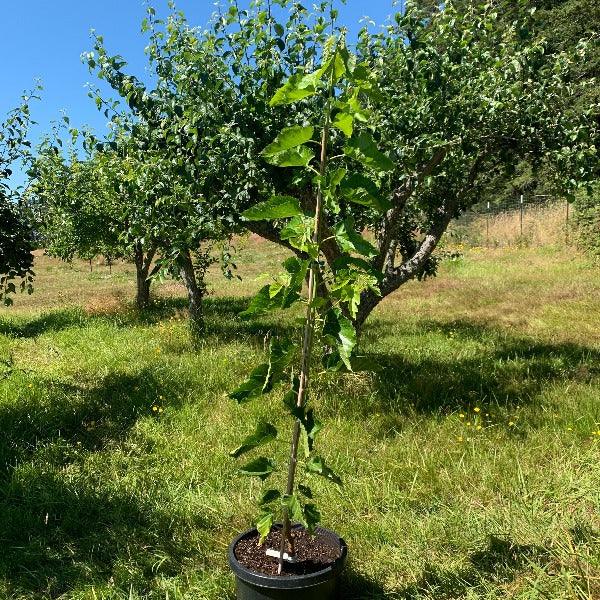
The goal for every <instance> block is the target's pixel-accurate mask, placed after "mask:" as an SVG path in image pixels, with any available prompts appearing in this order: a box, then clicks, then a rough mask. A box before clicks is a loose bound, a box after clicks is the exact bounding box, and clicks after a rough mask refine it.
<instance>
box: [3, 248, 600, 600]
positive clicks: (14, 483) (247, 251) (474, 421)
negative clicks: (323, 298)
mask: <svg viewBox="0 0 600 600" xmlns="http://www.w3.org/2000/svg"><path fill="white" fill-rule="evenodd" d="M240 253H241V258H240V274H241V275H243V276H245V281H244V282H237V283H227V282H224V281H222V280H221V279H219V277H218V275H217V274H216V273H213V274H212V275H211V284H212V286H213V296H212V297H211V298H210V300H209V302H208V303H207V320H208V333H207V336H206V339H205V340H203V343H202V345H201V347H200V349H198V350H194V349H193V347H192V345H191V344H190V341H189V339H188V332H187V325H186V322H185V302H184V300H183V296H182V292H181V289H180V288H179V287H178V286H175V285H174V284H171V283H166V284H164V285H163V286H158V287H157V294H158V296H159V300H158V301H157V305H156V307H155V308H154V309H153V310H152V311H149V312H148V313H146V314H143V315H138V314H136V313H135V311H133V310H132V308H131V306H130V304H129V298H130V297H131V293H132V289H133V288H132V284H131V278H130V275H131V273H130V272H129V271H130V267H128V266H127V265H118V266H116V267H115V268H114V269H113V273H112V275H109V274H108V269H106V268H105V267H94V269H95V270H94V273H92V274H89V273H88V272H87V270H88V269H89V267H88V266H87V265H86V264H83V263H82V264H76V265H74V266H72V267H68V266H64V265H60V264H59V263H56V262H55V261H51V260H50V259H47V258H43V257H41V258H39V260H38V265H37V269H38V273H39V278H38V283H37V290H36V293H35V294H34V295H33V296H31V297H30V298H27V297H23V298H21V297H19V298H18V299H17V302H16V305H15V307H13V309H10V310H4V309H3V310H2V312H1V313H0V426H1V431H2V435H1V436H0V543H1V544H2V550H1V552H0V598H2V599H6V600H9V599H10V600H13V599H14V600H16V599H19V600H21V599H22V600H24V599H44V600H45V599H50V598H63V599H65V600H66V599H68V600H75V599H86V600H87V599H90V600H91V599H98V600H99V599H106V600H109V599H110V600H117V599H119V600H121V599H128V600H129V599H142V598H143V599H152V600H154V599H159V598H160V599H163V598H164V599H167V598H169V599H190V600H192V599H193V600H200V599H202V600H204V599H206V600H223V599H231V598H233V580H232V577H231V576H230V574H229V572H228V568H227V564H226V548H227V545H228V543H229V541H230V540H231V539H232V537H233V536H234V535H235V534H236V532H238V531H240V530H242V529H245V528H246V527H247V526H248V525H249V524H250V523H251V522H252V520H253V518H254V517H255V515H256V509H255V506H254V504H253V497H254V496H255V495H256V494H257V493H258V490H259V486H258V485H257V483H256V482H252V481H249V480H247V479H240V478H238V477H237V476H236V474H235V469H236V464H235V462H234V461H232V460H231V459H230V458H229V457H228V455H227V453H228V451H229V450H230V449H231V448H233V447H235V446H236V445H237V444H238V443H239V441H240V438H241V437H242V436H243V435H244V434H245V433H246V432H247V431H248V430H249V429H251V428H252V426H253V423H254V421H255V420H256V419H257V418H258V417H260V416H262V417H266V418H269V419H270V420H271V421H274V422H275V424H276V425H278V426H279V427H280V430H283V432H284V435H283V437H282V439H281V440H279V442H277V444H276V446H275V447H274V448H275V449H276V451H277V452H278V453H279V456H280V457H281V460H283V458H284V455H285V454H286V452H287V449H288V448H287V447H288V440H287V435H285V431H287V429H286V420H285V418H284V417H283V416H281V417H280V416H279V415H281V414H282V411H281V410H280V407H279V406H280V401H281V392H276V393H274V394H273V395H272V397H269V398H267V399H265V400H264V401H259V402H255V403H254V404H252V405H246V406H243V407H238V406H236V405H234V404H233V403H232V402H231V401H230V400H228V399H227V397H226V393H227V392H228V391H229V390H231V389H232V388H233V387H234V386H235V385H236V384H237V383H239V382H240V381H241V379H242V378H243V377H244V376H245V375H246V374H247V373H248V372H249V371H250V369H251V368H252V366H253V365H254V364H255V363H256V361H257V360H258V359H259V358H261V357H262V356H263V354H264V337H265V335H266V334H267V332H268V331H269V330H270V329H272V328H275V329H278V330H280V331H281V330H290V331H293V324H292V322H291V321H290V320H285V319H283V320H282V318H281V316H280V315H274V316H271V317H268V318H263V319H261V320H259V321H256V322H243V321H241V320H240V319H239V318H238V317H237V313H238V312H239V310H241V309H242V307H243V306H244V305H245V303H246V301H247V300H246V298H247V296H248V295H249V294H251V292H252V291H253V290H254V289H256V288H257V287H258V286H259V285H260V282H259V281H258V280H257V276H258V275H260V273H262V272H263V271H267V270H268V268H269V267H266V266H265V265H264V264H263V263H262V261H261V260H258V257H260V256H261V255H266V260H267V262H269V263H274V262H276V260H277V258H278V256H279V253H278V251H277V250H275V249H273V248H272V247H271V246H264V245H261V244H258V243H257V242H255V241H253V240H250V241H249V242H247V243H246V244H245V245H244V247H242V248H241V250H240ZM105 271H106V272H105ZM599 292H600V272H599V271H598V269H597V267H594V266H593V265H592V264H589V263H588V262H587V261H586V260H585V259H584V258H581V257H578V256H573V255H571V254H570V253H568V252H566V251H562V250H556V249H554V250H552V249H546V248H545V249H521V250H509V251H500V250H494V251H492V250H490V251H483V250H479V251H467V252H466V253H465V255H464V257H463V258H461V259H459V260H456V261H454V262H448V263H446V264H445V265H444V267H443V268H442V272H441V274H440V276H439V277H438V278H437V279H435V280H430V281H428V282H425V283H414V284H410V285H409V286H406V287H405V288H404V289H403V290H401V291H400V292H398V293H397V294H395V295H394V296H393V297H391V298H389V299H388V300H387V301H386V302H385V303H384V304H383V305H382V306H381V307H380V309H378V311H377V313H376V314H374V315H373V316H372V318H371V320H370V321H369V325H368V328H367V330H366V331H365V335H364V338H363V340H362V342H361V344H362V350H363V352H365V353H366V354H368V355H370V356H372V357H374V358H375V359H376V360H377V362H378V363H379V364H380V365H381V367H382V369H381V370H380V371H378V372H376V373H372V374H368V375H366V374H356V375H346V376H336V377H334V378H331V379H322V380H320V381H319V383H318V384H317V385H316V386H315V388H314V389H313V394H312V399H313V401H314V403H315V404H316V405H317V407H318V413H319V414H320V415H321V417H322V418H323V419H324V420H325V422H326V429H325V430H324V431H323V433H322V434H321V436H320V439H319V445H320V448H321V449H322V453H323V454H324V455H325V456H326V457H327V458H328V460H329V461H330V462H331V463H332V465H333V466H334V468H335V469H336V471H337V472H338V473H339V474H340V475H341V476H342V478H343V480H344V486H343V488H341V489H338V488H336V487H331V486H329V485H327V484H325V483H321V482H319V481H314V482H312V483H311V485H312V486H313V488H315V489H316V491H317V492H318V495H319V497H320V499H321V500H320V505H321V509H322V512H323V517H324V523H325V524H326V525H327V526H329V527H331V528H333V529H335V530H337V531H338V532H339V533H341V534H342V535H343V536H344V537H345V538H346V539H347V541H348V543H349V546H350V549H351V563H350V565H349V568H348V570H347V574H346V576H345V581H344V594H343V598H344V599H345V600H359V599H365V600H366V599H383V598H390V599H403V600H409V599H410V600H417V599H431V600H433V599H436V600H439V599H447V600H449V599H476V598H481V599H500V598H518V599H520V600H525V599H527V600H529V599H534V598H535V599H551V600H561V599H565V600H566V599H569V600H571V599H573V600H574V599H577V600H583V599H585V600H591V599H596V598H600V488H599V486H598V482H599V481H600V460H599V459H600V403H599V402H598V400H599V398H600V327H599V324H600V293H599ZM282 476H283V475H279V476H278V477H279V478H280V479H281V477H282Z"/></svg>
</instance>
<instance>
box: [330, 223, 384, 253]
mask: <svg viewBox="0 0 600 600" xmlns="http://www.w3.org/2000/svg"><path fill="white" fill-rule="evenodd" d="M335 239H336V241H337V243H338V245H339V246H340V248H341V249H342V251H343V252H346V253H349V252H357V253H358V254H361V255H362V256H366V257H367V258H373V257H374V256H377V255H378V254H379V251H378V250H377V248H375V246H373V244H371V243H370V242H368V241H367V240H365V238H363V237H362V235H360V234H359V233H357V232H356V231H355V229H354V218H353V217H348V218H347V219H345V220H344V221H343V222H342V223H338V224H337V225H336V227H335Z"/></svg>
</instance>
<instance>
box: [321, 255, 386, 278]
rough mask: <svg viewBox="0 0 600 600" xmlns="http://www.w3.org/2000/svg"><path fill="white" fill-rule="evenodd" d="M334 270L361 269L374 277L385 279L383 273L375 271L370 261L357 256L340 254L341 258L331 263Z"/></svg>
mask: <svg viewBox="0 0 600 600" xmlns="http://www.w3.org/2000/svg"><path fill="white" fill-rule="evenodd" d="M331 267H332V268H333V270H334V271H340V270H342V269H348V268H350V267H351V268H354V269H358V270H360V271H364V272H365V273H367V274H369V275H372V276H373V277H375V278H377V279H379V280H381V279H383V274H382V273H380V272H378V271H375V269H373V266H372V265H371V263H368V262H367V261H366V260H364V259H363V258H358V257H355V256H340V258H336V259H335V260H334V261H333V264H332V265H331Z"/></svg>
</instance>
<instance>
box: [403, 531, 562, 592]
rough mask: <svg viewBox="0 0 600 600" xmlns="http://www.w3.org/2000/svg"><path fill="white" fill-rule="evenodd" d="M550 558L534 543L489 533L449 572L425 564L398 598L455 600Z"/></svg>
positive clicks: (507, 580)
mask: <svg viewBox="0 0 600 600" xmlns="http://www.w3.org/2000/svg"><path fill="white" fill-rule="evenodd" d="M549 560H550V557H549V553H548V551H547V550H546V549H545V548H543V547H541V546H536V545H529V544H516V543H514V542H512V541H511V540H509V539H503V538H499V537H496V536H490V538H489V542H488V546H487V548H485V549H484V550H480V551H477V552H474V553H473V554H471V556H470V557H469V563H470V564H469V565H467V566H466V567H464V568H462V569H459V570H456V571H451V570H444V569H439V568H437V567H435V566H433V565H430V566H428V567H426V568H425V569H424V571H423V573H422V575H421V577H420V578H419V579H418V581H417V582H415V583H414V584H411V585H409V586H407V587H406V588H404V589H403V590H402V591H401V592H400V593H399V594H398V596H397V598H398V599H399V600H417V599H419V600H422V599H423V598H435V599H436V600H458V599H460V598H464V597H465V596H466V594H468V593H469V592H470V591H474V592H477V591H484V589H481V588H482V587H487V586H485V584H493V585H497V586H506V585H507V584H509V583H511V582H512V581H514V580H515V579H516V578H517V577H518V576H519V574H521V573H522V572H523V571H524V570H526V569H527V568H529V567H531V566H532V565H536V566H545V565H547V564H548V562H549Z"/></svg>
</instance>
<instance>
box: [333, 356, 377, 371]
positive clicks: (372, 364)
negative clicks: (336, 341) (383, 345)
mask: <svg viewBox="0 0 600 600" xmlns="http://www.w3.org/2000/svg"><path fill="white" fill-rule="evenodd" d="M350 365H351V366H352V369H348V368H347V367H346V365H345V364H344V361H343V360H342V358H341V356H340V353H339V352H332V353H331V354H327V355H326V356H324V357H323V368H324V369H325V370H326V371H332V372H334V373H362V372H371V373H373V372H377V371H381V370H382V368H383V367H382V366H381V364H380V363H378V362H377V361H376V360H375V359H373V358H371V357H369V356H352V357H351V358H350Z"/></svg>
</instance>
